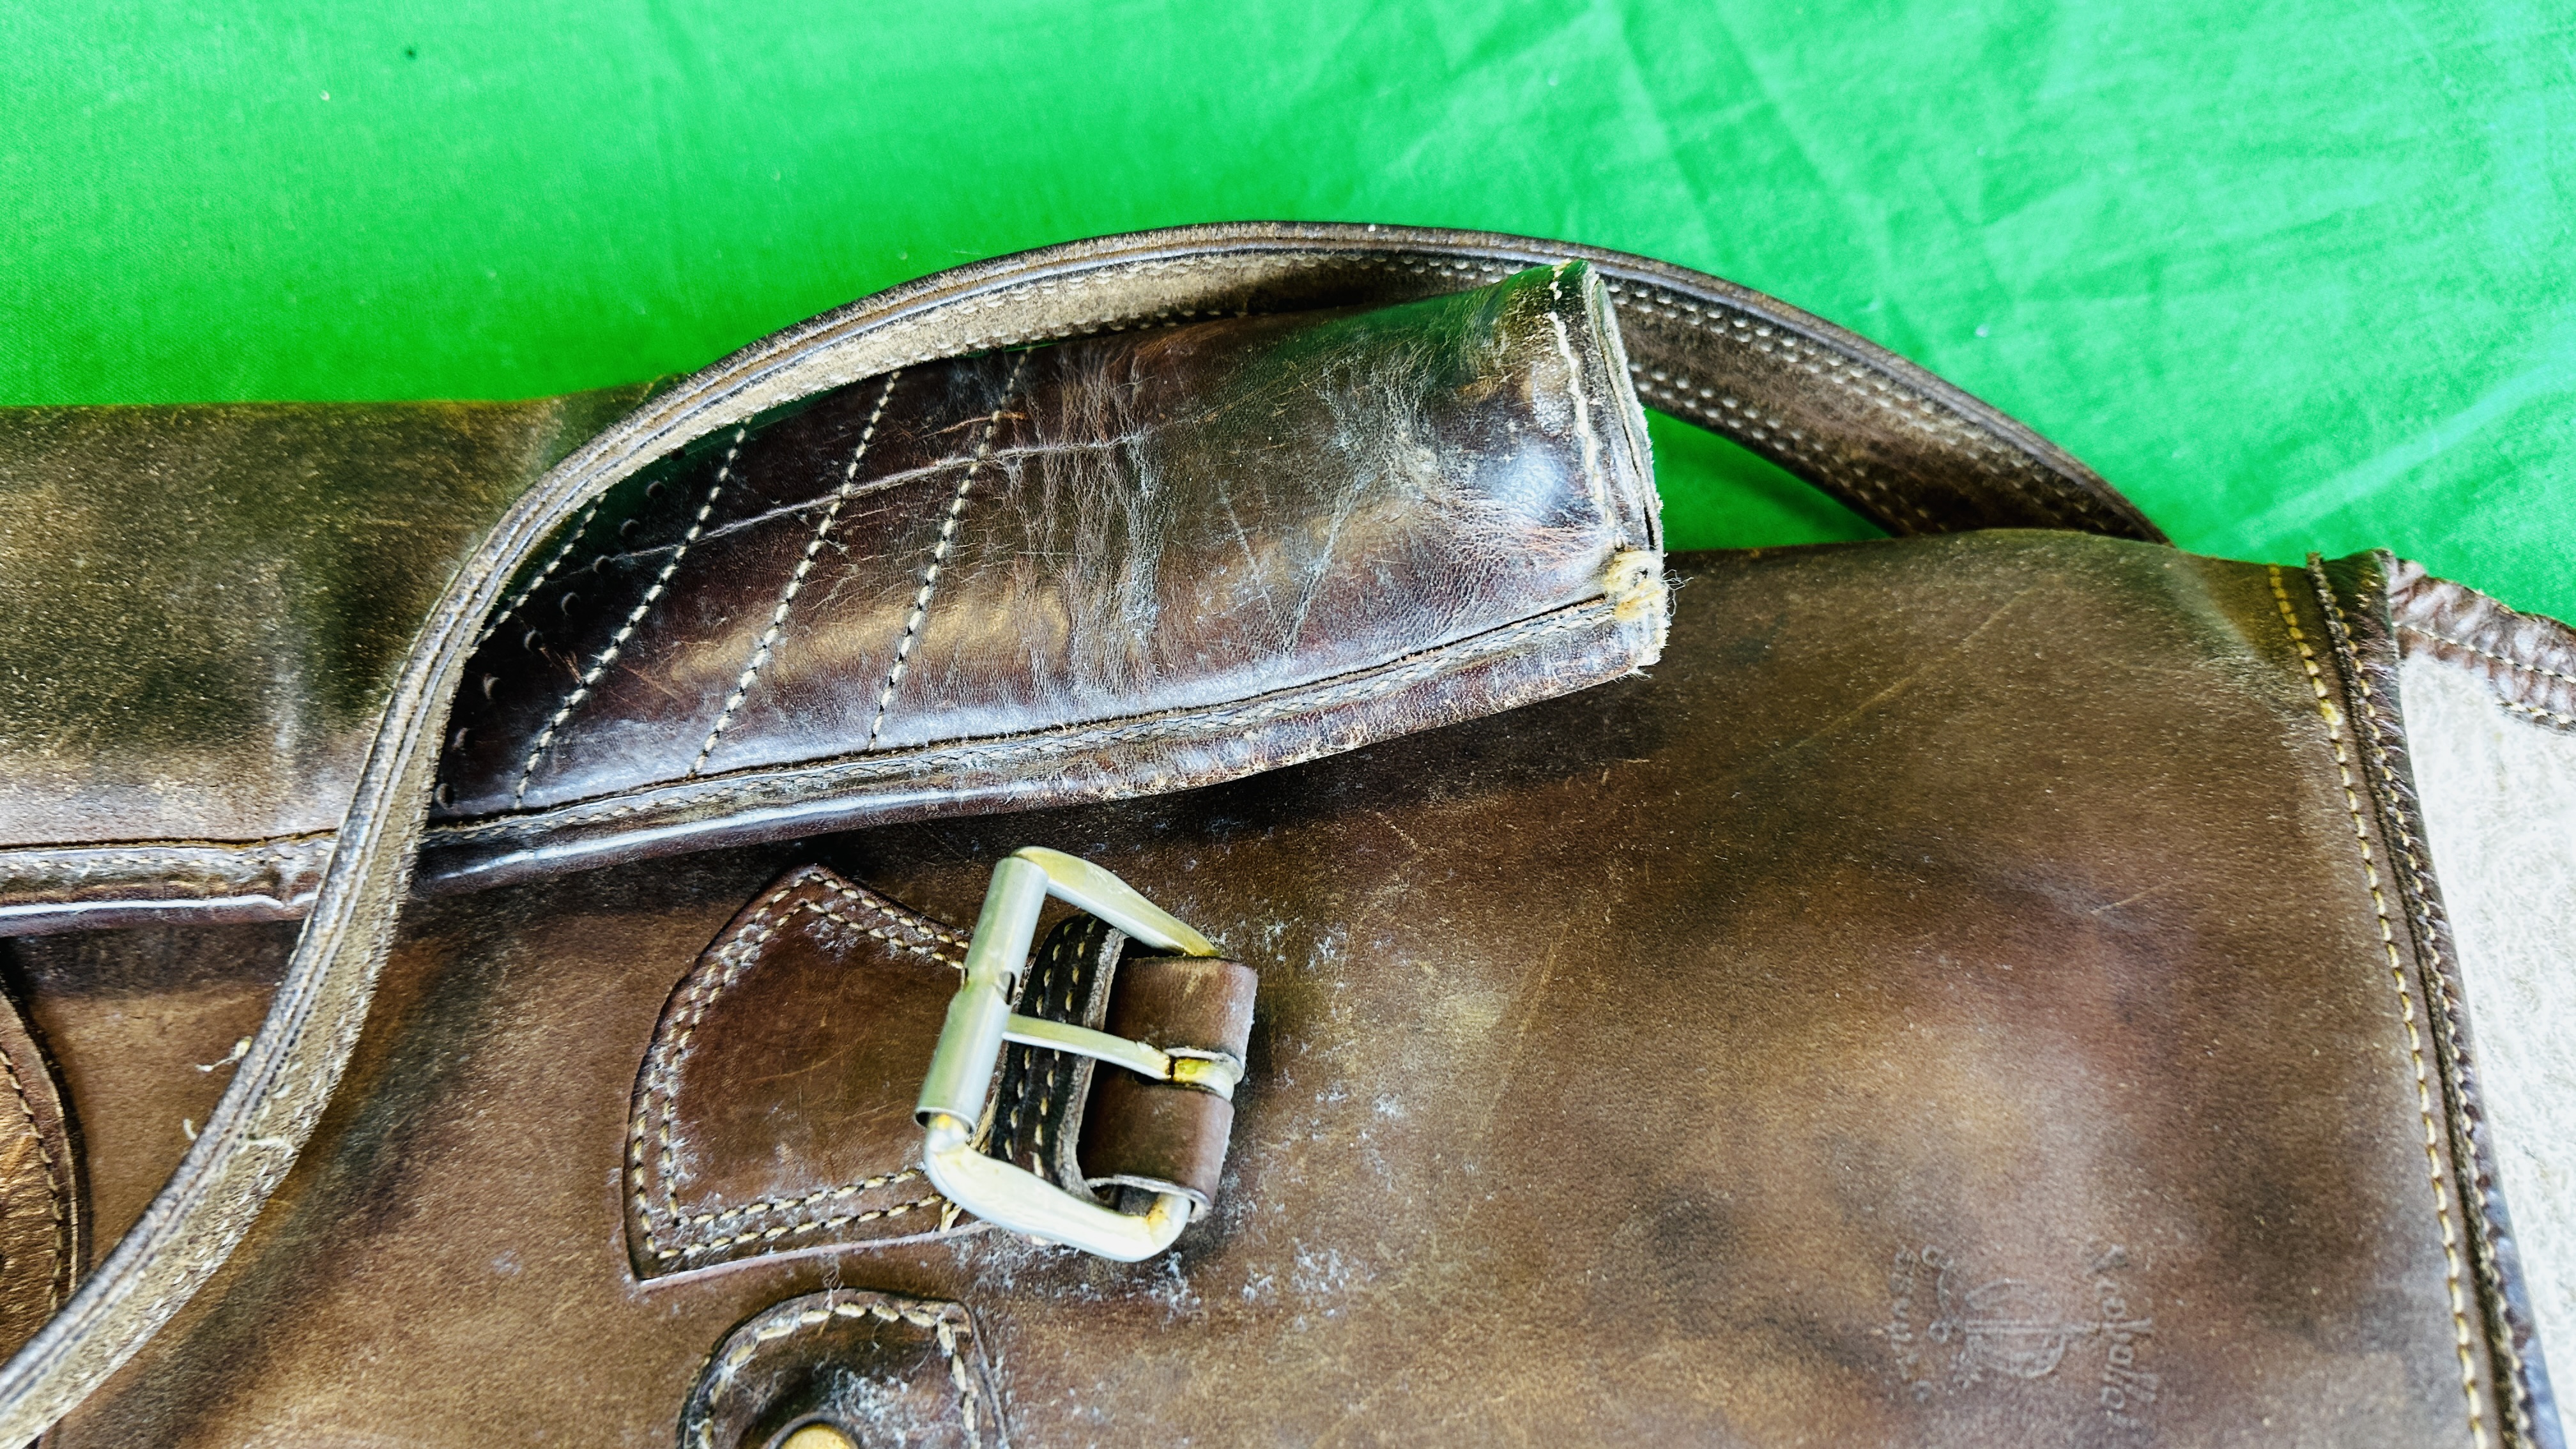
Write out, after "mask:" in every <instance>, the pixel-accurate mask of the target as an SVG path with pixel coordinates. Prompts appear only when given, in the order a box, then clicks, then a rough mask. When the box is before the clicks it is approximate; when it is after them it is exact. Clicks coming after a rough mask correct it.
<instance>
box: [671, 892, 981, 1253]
mask: <svg viewBox="0 0 2576 1449" xmlns="http://www.w3.org/2000/svg"><path fill="white" fill-rule="evenodd" d="M818 888H820V889H828V890H830V891H832V892H833V893H835V894H837V895H839V896H840V897H841V898H842V899H844V900H848V901H853V902H856V903H857V904H859V905H860V906H861V907H863V908H864V909H866V910H867V911H869V912H870V913H872V914H874V915H877V916H879V917H881V918H883V919H884V920H885V921H887V922H888V923H889V924H890V925H891V926H892V927H895V928H899V929H902V930H906V931H909V932H910V933H911V934H913V935H915V936H921V937H928V938H930V939H932V940H936V941H942V942H946V943H949V944H952V945H962V942H960V941H959V940H958V937H957V936H956V935H955V934H954V933H953V932H950V931H947V930H944V929H942V928H941V927H940V926H939V924H938V923H937V922H934V921H932V920H930V919H929V918H928V917H926V916H921V915H917V914H916V913H914V912H911V911H907V910H905V909H904V908H903V907H901V906H898V905H896V904H895V903H894V902H892V901H889V900H886V899H885V898H884V897H882V896H879V895H877V894H875V893H874V892H872V891H867V890H863V889H860V888H858V887H856V886H853V885H851V884H850V883H849V882H847V881H844V880H842V879H840V878H839V877H838V876H836V875H834V874H832V873H831V872H830V871H827V870H825V869H823V868H822V867H820V866H807V867H805V868H804V869H802V870H799V871H797V872H795V873H794V874H792V875H790V876H789V877H788V878H787V879H786V880H785V881H783V882H781V883H780V884H779V886H778V888H777V889H775V890H773V891H771V892H770V893H769V894H768V895H767V896H765V897H763V898H762V899H761V901H760V904H759V905H758V906H757V907H755V908H754V909H753V910H752V912H751V913H750V915H749V917H748V918H746V919H745V920H744V921H743V923H742V925H741V927H740V928H739V930H738V931H737V932H735V934H734V936H733V939H731V940H729V941H727V942H725V943H724V944H723V945H722V946H721V947H719V948H718V949H717V952H716V960H717V961H718V962H719V963H721V966H722V969H721V970H719V971H717V972H715V973H712V974H701V973H700V972H699V971H698V970H697V969H696V968H692V970H691V973H690V974H691V976H693V977H694V978H695V979H694V980H693V981H691V983H690V985H689V990H688V992H687V994H685V995H684V996H683V997H682V998H681V1003H680V1008H679V1010H678V1012H677V1013H676V1014H675V1015H674V1016H673V1018H672V1021H671V1027H672V1029H671V1031H670V1032H669V1034H668V1035H667V1036H666V1035H665V1034H664V1033H663V1032H662V1031H660V1030H658V1029H657V1030H656V1031H655V1033H654V1040H653V1044H652V1046H651V1047H650V1048H649V1049H648V1050H647V1053H646V1069H645V1073H644V1088H643V1091H642V1093H641V1094H640V1097H639V1100H638V1101H637V1102H636V1105H635V1115H634V1119H633V1122H632V1124H631V1126H630V1128H629V1131H628V1134H627V1155H626V1163H627V1170H626V1178H627V1191H628V1200H629V1202H630V1203H631V1204H632V1205H633V1207H634V1208H635V1212H636V1216H637V1218H638V1220H639V1221H640V1222H641V1223H642V1224H643V1228H644V1246H645V1248H646V1249H647V1250H648V1251H649V1252H651V1253H652V1255H653V1256H654V1257H655V1258H656V1259H658V1260H661V1261H663V1262H668V1261H670V1260H671V1259H673V1258H678V1257H682V1256H694V1255H698V1254H704V1253H710V1252H715V1251H718V1250H720V1249H723V1248H727V1247H731V1246H734V1245H736V1244H739V1243H746V1242H752V1241H759V1240H775V1239H778V1238H781V1237H785V1236H788V1235H789V1234H791V1233H809V1232H817V1231H828V1230H830V1229H833V1228H838V1227H844V1226H847V1225H848V1224H850V1223H853V1222H873V1221H876V1220H877V1219H880V1218H888V1217H896V1216H900V1215H901V1214H904V1213H907V1212H911V1211H912V1210H914V1209H916V1208H922V1207H928V1206H931V1205H933V1204H935V1203H939V1202H943V1201H945V1200H946V1199H944V1198H942V1197H940V1196H939V1195H938V1194H936V1193H933V1194H931V1195H930V1196H928V1197H924V1198H919V1199H916V1200H914V1201H911V1202H906V1203H898V1204H892V1205H889V1206H887V1207H883V1208H877V1209H873V1210H870V1211H867V1212H861V1213H846V1214H843V1215H841V1216H838V1217H833V1218H824V1219H814V1218H802V1219H799V1220H796V1221H792V1222H788V1223H782V1224H777V1225H774V1226H771V1227H767V1228H763V1229H757V1230H752V1231H747V1232H742V1233H735V1234H730V1235H728V1236H724V1237H719V1238H715V1239H712V1240H701V1241H698V1242H694V1243H681V1242H678V1241H677V1239H678V1237H679V1235H680V1234H681V1232H682V1231H683V1230H684V1229H686V1228H690V1227H699V1226H708V1225H713V1224H718V1223H727V1222H731V1221H733V1220H734V1219H737V1218H740V1217H743V1216H747V1215H749V1214H751V1213H754V1212H761V1211H768V1210H779V1209H784V1210H791V1211H796V1212H800V1213H802V1212H805V1211H807V1210H809V1209H811V1208H813V1207H814V1206H816V1205H818V1204H821V1203H823V1202H826V1201H834V1200H839V1199H843V1198H848V1197H854V1196H856V1195H858V1194H859V1193H862V1192H867V1191H872V1190H874V1189H877V1188H881V1187H889V1186H892V1185H893V1184H895V1183H898V1182H905V1181H909V1180H911V1179H912V1178H914V1177H916V1176H918V1175H919V1173H918V1171H917V1170H916V1169H913V1168H909V1167H907V1168H904V1169H901V1170H899V1171H896V1172H892V1173H887V1174H883V1175H881V1176H876V1177H870V1178H867V1179H864V1180H862V1181H859V1182H854V1183H841V1184H837V1185H835V1186H832V1187H826V1188H821V1189H818V1190H816V1191H814V1192H810V1193H807V1194H805V1195H803V1196H802V1197H774V1198H763V1199H761V1200H759V1201H757V1202H750V1203H744V1204H741V1205H740V1206H737V1207H732V1208H725V1209H719V1210H715V1211H710V1212H702V1213H689V1212H684V1211H682V1210H681V1207H680V1198H679V1180H678V1173H677V1166H678V1157H679V1152H680V1149H681V1146H682V1143H681V1141H680V1139H679V1137H677V1136H675V1135H674V1133H673V1131H672V1128H673V1124H674V1121H675V1117H676V1113H677V1110H678V1102H677V1096H678V1090H679V1075H680V1069H681V1067H682V1066H683V1065H684V1064H685V1063H686V1061H687V1059H688V1055H689V1049H690V1043H691V1041H692V1039H693V1038H694V1037H695V1036H696V1035H697V1031H698V1028H699V1027H700V1026H701V1025H703V1024H704V1023H705V1021H706V1015H707V1013H708V1012H709V1011H710V1010H712V1009H714V1006H715V1003H716V1000H717V999H718V998H719V997H721V996H723V995H724V994H725V992H727V991H728V990H730V989H732V987H733V985H734V983H735V982H737V981H739V980H740V979H741V978H742V975H743V973H744V972H746V971H748V970H749V969H750V968H751V967H752V966H753V965H755V964H757V963H758V961H759V959H760V957H761V955H762V953H763V951H764V949H765V948H766V947H767V946H768V944H769V942H770V941H771V940H772V939H774V937H775V935H776V929H777V925H778V922H777V919H776V913H777V911H778V910H779V908H780V905H781V903H782V902H788V898H789V897H791V896H794V895H796V894H797V893H798V892H800V891H807V890H812V889H818ZM787 909H790V910H799V909H801V910H806V911H810V912H812V913H813V914H815V915H818V916H822V917H824V918H826V919H828V920H833V921H837V922H840V923H841V924H842V925H844V926H849V927H852V928H854V929H857V930H860V931H863V932H865V933H866V934H867V935H869V936H872V937H875V938H876V939H878V940H881V941H884V942H885V943H886V944H888V945H891V946H894V947H896V948H898V949H901V950H906V951H911V952H913V953H915V954H918V955H924V956H928V957H930V958H931V959H933V960H936V961H939V962H941V963H942V964H945V965H948V966H951V967H958V966H959V963H958V962H957V961H956V960H955V959H953V958H951V957H949V956H946V955H943V954H942V953H940V952H938V951H936V950H933V949H931V948H929V947H927V946H923V945H921V944H920V943H919V942H918V941H904V940H898V939H896V938H895V937H894V936H893V935H891V934H889V933H888V932H887V931H885V930H880V929H872V928H869V927H867V926H864V925H861V924H860V923H858V922H856V921H852V920H850V919H849V918H848V917H846V916H842V915H839V914H837V913H835V912H833V911H832V910H830V909H829V908H828V907H825V906H822V905H819V904H817V903H815V902H813V901H811V900H796V901H793V902H789V904H788V905H787ZM656 1097H659V1098H660V1110H659V1112H658V1114H657V1113H656V1111H655V1105H654V1099H655V1098H656ZM648 1137H650V1138H652V1139H653V1140H654V1141H656V1142H657V1143H658V1145H659V1146H660V1148H661V1151H660V1153H659V1155H658V1161H657V1167H658V1170H659V1173H660V1176H661V1178H662V1189H663V1199H664V1200H663V1202H662V1203H661V1204H659V1205H658V1210H659V1211H660V1213H661V1214H662V1216H663V1218H664V1219H666V1220H667V1227H668V1228H669V1230H670V1232H671V1234H672V1238H671V1239H670V1240H668V1242H669V1245H668V1246H666V1245H665V1244H666V1240H665V1239H664V1238H663V1236H662V1234H661V1233H660V1232H658V1231H656V1228H657V1224H656V1223H655V1212H656V1210H657V1205H656V1204H655V1203H654V1202H653V1201H652V1199H651V1197H650V1195H649V1194H648V1192H647V1190H646V1188H645V1184H644V1161H645V1154H646V1143H647V1138H648Z"/></svg>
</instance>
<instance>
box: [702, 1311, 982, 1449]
mask: <svg viewBox="0 0 2576 1449" xmlns="http://www.w3.org/2000/svg"><path fill="white" fill-rule="evenodd" d="M866 1299H867V1300H868V1301H864V1302H862V1301H857V1300H855V1299H851V1298H844V1297H842V1296H840V1293H839V1292H838V1290H834V1291H830V1292H827V1293H826V1294H825V1295H824V1302H823V1306H822V1307H820V1308H798V1309H795V1310H793V1311H790V1310H788V1308H787V1307H786V1305H784V1304H782V1305H780V1306H779V1307H777V1308H772V1309H771V1310H769V1312H768V1313H767V1314H764V1315H763V1316H762V1318H761V1319H760V1320H755V1322H754V1325H753V1326H752V1328H751V1337H750V1338H749V1339H747V1340H745V1341H744V1342H742V1343H739V1344H737V1345H735V1347H734V1350H733V1352H731V1353H729V1354H727V1355H725V1361H724V1363H723V1364H722V1365H720V1366H718V1367H717V1368H716V1369H715V1371H714V1372H713V1373H712V1374H711V1375H710V1379H709V1384H708V1388H707V1408H708V1409H710V1410H712V1409H713V1408H715V1406H716V1405H717V1404H719V1403H721V1402H723V1400H724V1396H725V1391H726V1390H727V1389H730V1388H732V1387H733V1384H734V1380H735V1378H736V1377H737V1376H738V1375H739V1374H740V1373H741V1372H742V1369H743V1366H744V1365H746V1364H748V1363H750V1362H751V1359H752V1355H753V1354H755V1353H757V1352H758V1351H759V1348H760V1346H761V1345H762V1344H765V1343H775V1342H776V1341H778V1340H779V1339H782V1338H786V1337H788V1336H789V1335H791V1334H794V1333H796V1332H798V1331H799V1330H801V1329H807V1328H820V1327H822V1326H823V1325H824V1324H826V1323H829V1322H831V1321H832V1320H833V1319H835V1318H873V1319H875V1320H877V1321H878V1322H879V1323H893V1322H895V1321H896V1320H898V1319H900V1320H901V1321H903V1322H905V1323H908V1324H910V1325H912V1326H913V1327H915V1328H927V1329H929V1330H930V1331H931V1335H932V1337H933V1338H934V1339H935V1340H936V1341H937V1342H938V1344H939V1350H940V1352H941V1353H942V1354H944V1355H945V1356H946V1357H947V1360H948V1378H949V1382H951V1383H953V1384H955V1385H956V1386H957V1412H958V1418H959V1419H960V1420H961V1421H962V1427H963V1428H964V1430H965V1435H966V1449H982V1445H983V1442H984V1439H983V1428H982V1425H981V1422H980V1420H979V1418H978V1416H977V1414H976V1410H975V1405H976V1402H977V1401H978V1400H979V1399H981V1398H982V1397H983V1394H982V1391H981V1390H980V1389H978V1388H977V1387H976V1385H975V1379H974V1375H973V1373H972V1372H971V1371H969V1370H968V1369H967V1367H966V1363H965V1358H964V1356H963V1354H962V1352H961V1351H960V1349H959V1347H958V1341H959V1340H960V1339H964V1340H966V1341H968V1342H969V1343H971V1342H972V1341H973V1340H974V1337H975V1321H974V1319H973V1318H972V1317H970V1316H969V1315H968V1314H967V1312H966V1309H965V1307H964V1305H962V1304H956V1303H945V1304H941V1305H939V1306H937V1307H935V1308H934V1307H932V1306H931V1305H930V1304H928V1303H925V1302H922V1301H921V1300H919V1299H906V1298H896V1297H894V1296H893V1295H891V1294H883V1293H870V1294H867V1295H866ZM898 1303H899V1304H902V1305H903V1306H902V1307H896V1306H895V1305H896V1304H898ZM735 1332H736V1333H740V1332H741V1330H740V1329H737V1330H735ZM999 1413H1000V1410H999V1409H998V1408H997V1409H996V1410H995V1415H996V1417H997V1418H998V1416H999ZM714 1433H715V1425H714V1424H713V1422H711V1420H709V1419H701V1420H700V1421H699V1423H698V1443H699V1444H700V1445H701V1446H703V1449H713V1446H714V1443H715V1440H714Z"/></svg>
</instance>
